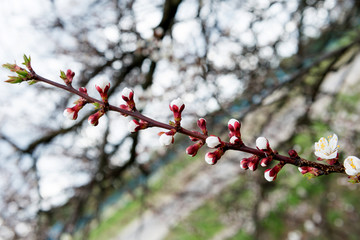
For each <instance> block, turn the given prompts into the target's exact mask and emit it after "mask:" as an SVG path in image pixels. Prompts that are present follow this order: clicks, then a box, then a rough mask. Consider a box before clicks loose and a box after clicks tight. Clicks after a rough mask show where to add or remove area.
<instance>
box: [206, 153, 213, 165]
mask: <svg viewBox="0 0 360 240" xmlns="http://www.w3.org/2000/svg"><path fill="white" fill-rule="evenodd" d="M205 162H206V163H207V164H210V165H214V155H213V153H212V152H208V153H206V154H205Z"/></svg>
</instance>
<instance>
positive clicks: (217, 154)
mask: <svg viewBox="0 0 360 240" xmlns="http://www.w3.org/2000/svg"><path fill="white" fill-rule="evenodd" d="M223 154H224V151H223V150H222V149H221V148H218V149H217V150H215V151H214V152H208V153H206V154H205V162H206V163H207V164H210V165H214V164H216V163H217V161H218V160H219V159H220V158H221V156H222V155H223Z"/></svg>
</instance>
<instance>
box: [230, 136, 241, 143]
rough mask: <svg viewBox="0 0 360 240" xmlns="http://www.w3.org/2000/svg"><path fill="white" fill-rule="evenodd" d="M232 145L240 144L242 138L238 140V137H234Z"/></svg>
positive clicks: (231, 140) (231, 139) (231, 141)
mask: <svg viewBox="0 0 360 240" xmlns="http://www.w3.org/2000/svg"><path fill="white" fill-rule="evenodd" d="M230 143H231V144H238V143H240V138H238V137H236V136H232V137H231V138H230Z"/></svg>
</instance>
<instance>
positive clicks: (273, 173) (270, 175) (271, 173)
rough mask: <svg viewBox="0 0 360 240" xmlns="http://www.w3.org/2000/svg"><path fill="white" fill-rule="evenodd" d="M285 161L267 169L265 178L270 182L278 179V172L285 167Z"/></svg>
mask: <svg viewBox="0 0 360 240" xmlns="http://www.w3.org/2000/svg"><path fill="white" fill-rule="evenodd" d="M284 164H285V163H283V162H280V163H278V164H277V165H275V166H274V167H273V168H270V169H266V170H265V172H264V176H265V179H266V180H267V181H269V182H272V181H274V180H275V179H276V177H277V174H278V173H279V172H280V170H281V169H282V168H283V166H284Z"/></svg>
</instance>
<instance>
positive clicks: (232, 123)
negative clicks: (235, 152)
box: [228, 118, 241, 132]
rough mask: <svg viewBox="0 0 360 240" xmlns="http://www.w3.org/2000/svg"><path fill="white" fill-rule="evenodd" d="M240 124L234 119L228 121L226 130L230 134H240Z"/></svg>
mask: <svg viewBox="0 0 360 240" xmlns="http://www.w3.org/2000/svg"><path fill="white" fill-rule="evenodd" d="M240 127H241V124H240V122H239V121H238V120H236V119H234V118H233V119H230V120H229V122H228V128H229V131H230V132H240Z"/></svg>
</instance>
